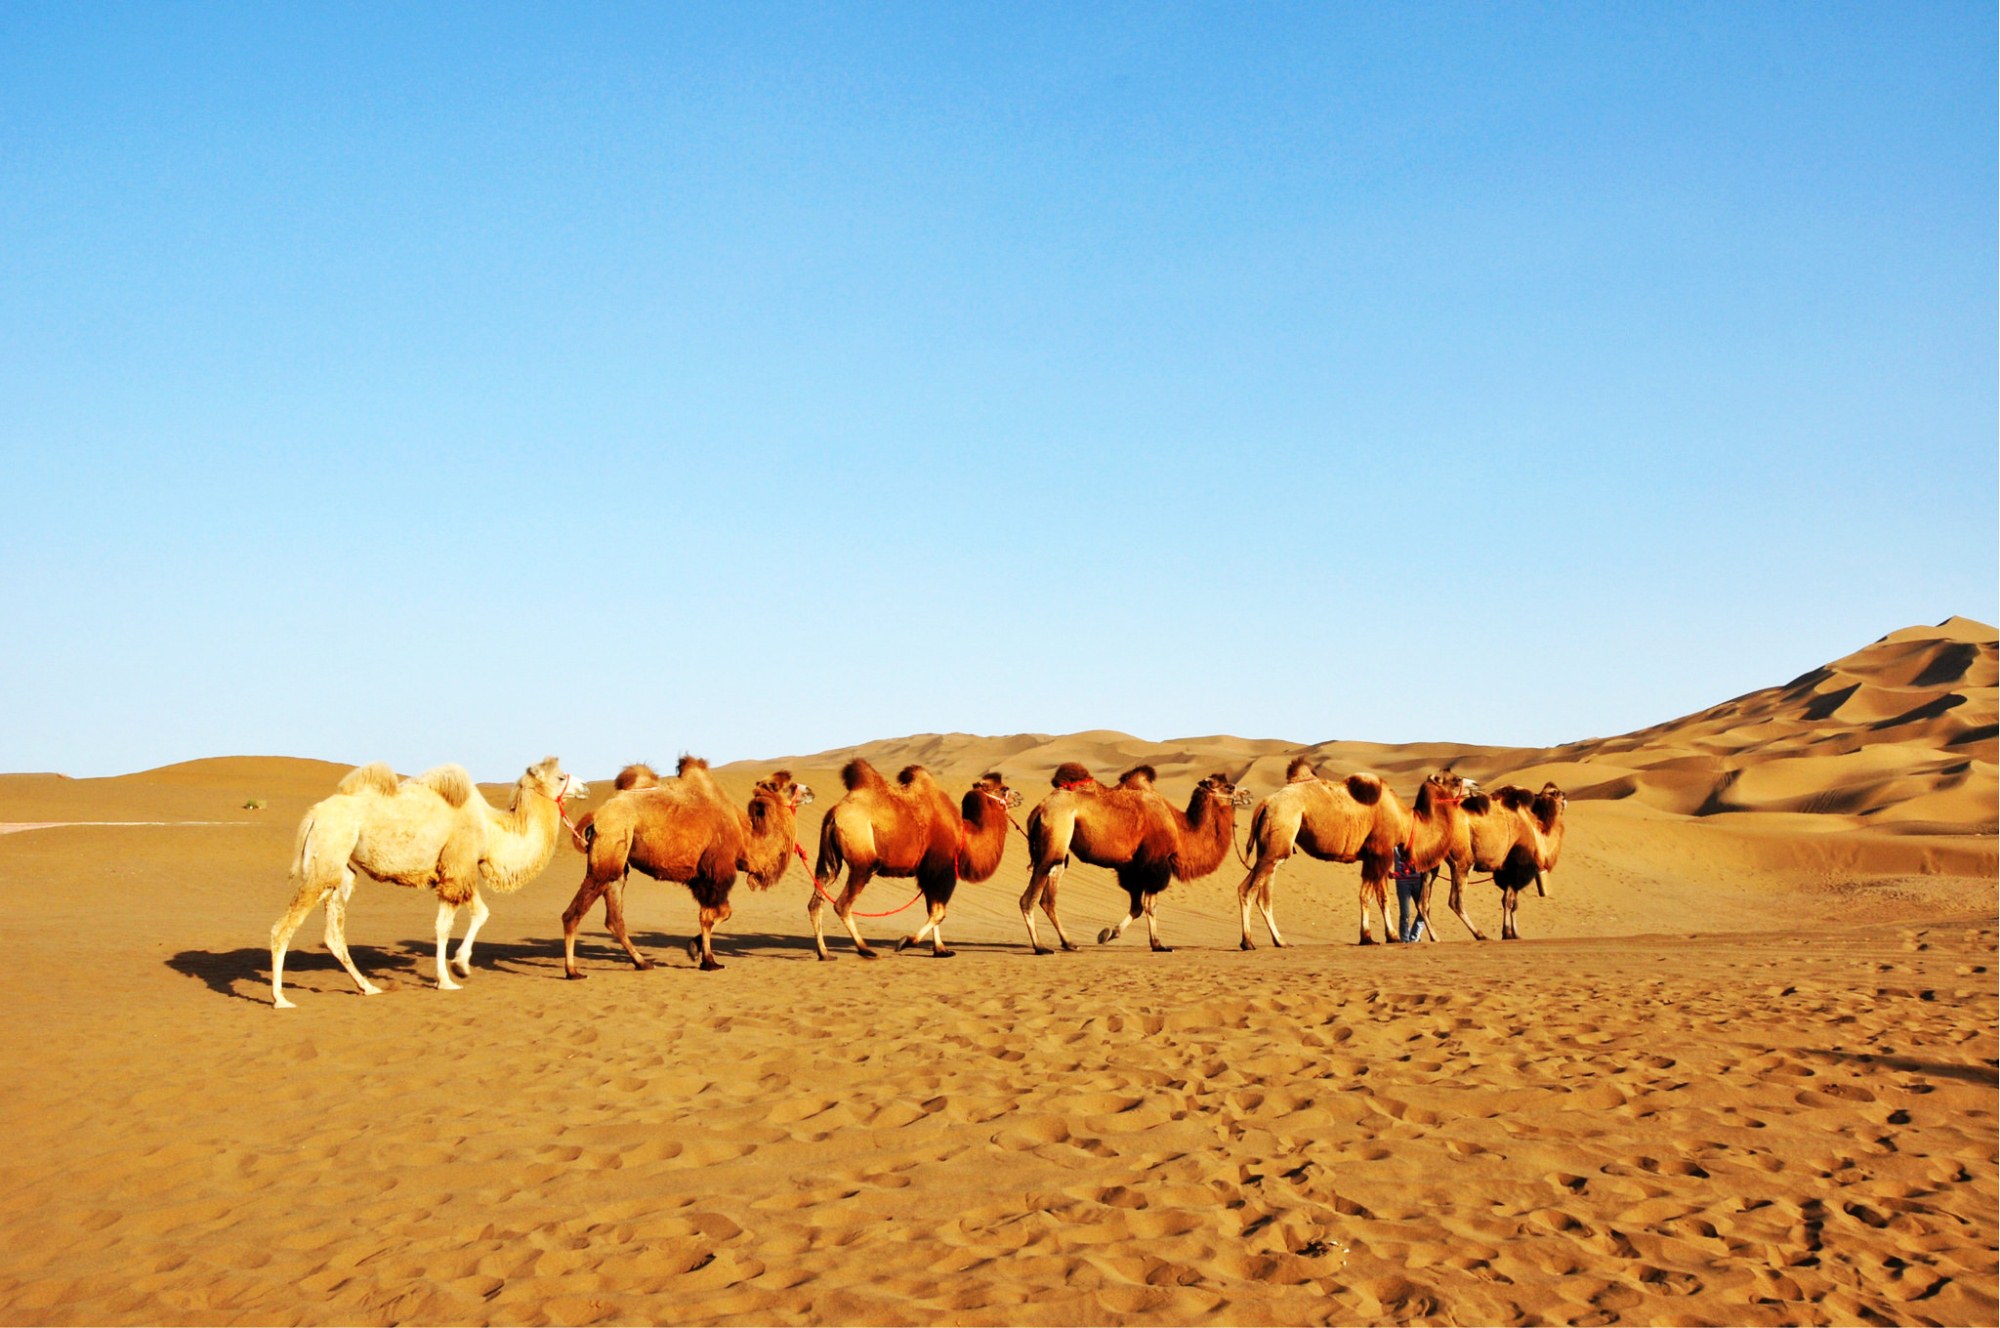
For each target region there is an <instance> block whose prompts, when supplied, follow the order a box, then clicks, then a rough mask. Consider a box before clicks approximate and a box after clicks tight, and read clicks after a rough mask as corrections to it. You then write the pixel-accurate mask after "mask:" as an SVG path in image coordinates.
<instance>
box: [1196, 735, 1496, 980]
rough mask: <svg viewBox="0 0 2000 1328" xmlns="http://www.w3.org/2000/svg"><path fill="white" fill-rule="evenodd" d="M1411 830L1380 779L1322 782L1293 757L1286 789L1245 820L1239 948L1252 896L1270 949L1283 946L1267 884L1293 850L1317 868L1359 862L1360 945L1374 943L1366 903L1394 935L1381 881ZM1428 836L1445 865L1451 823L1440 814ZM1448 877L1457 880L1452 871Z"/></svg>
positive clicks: (1247, 944)
mask: <svg viewBox="0 0 2000 1328" xmlns="http://www.w3.org/2000/svg"><path fill="white" fill-rule="evenodd" d="M1412 826H1413V822H1412V818H1411V816H1410V813H1409V810H1408V809H1407V808H1405V807H1404V806H1403V803H1402V800H1401V799H1399V798H1398V797H1397V796H1396V795H1395V793H1394V792H1393V791H1392V790H1391V789H1390V788H1389V786H1388V785H1386V784H1384V783H1383V782H1382V780H1381V779H1380V778H1379V777H1377V776H1375V775H1349V776H1347V777H1346V778H1345V779H1327V778H1324V777H1322V776H1321V775H1320V774H1319V772H1318V771H1316V770H1314V769H1313V766H1312V763H1311V762H1310V761H1308V760H1306V759H1305V758H1304V757H1298V758H1295V759H1294V760H1293V761H1292V763H1291V766H1290V768H1289V769H1287V770H1286V772H1285V786H1284V787H1283V788H1281V789H1279V790H1278V791H1277V792H1276V793H1273V794H1271V795H1270V796H1269V797H1267V798H1265V799H1264V800H1263V801H1262V802H1260V803H1258V804H1257V810H1256V811H1255V812H1253V813H1251V816H1250V871H1249V874H1248V875H1246V876H1245V877H1244V878H1243V883H1242V884H1241V885H1240V886H1238V887H1237V889H1236V898H1237V903H1238V905H1239V907H1240V909H1241V912H1242V923H1243V939H1242V941H1241V945H1242V947H1243V948H1244V949H1246V950H1248V949H1252V948H1254V945H1253V942H1252V941H1251V940H1250V901H1251V899H1252V898H1253V897H1254V898H1255V899H1256V901H1257V905H1258V908H1259V909H1260V910H1261V911H1262V912H1263V914H1264V925H1265V927H1267V928H1268V929H1269V930H1270V933H1271V943H1272V944H1273V945H1277V946H1282V945H1284V943H1285V942H1284V940H1283V939H1282V938H1281V937H1280V936H1279V935H1278V927H1277V923H1276V921H1275V920H1274V919H1273V918H1272V916H1271V878H1272V877H1273V876H1275V875H1276V874H1277V871H1278V868H1279V867H1281V866H1283V865H1284V863H1285V860H1286V859H1287V858H1289V857H1291V856H1292V853H1293V851H1294V850H1298V851H1300V852H1303V853H1304V854H1305V855H1306V856H1308V857H1312V858H1318V859H1319V860H1320V861H1322V862H1359V863H1360V864H1361V944H1363V945H1373V944H1374V943H1375V937H1374V936H1373V934H1372V932H1371V928H1370V923H1369V916H1368V904H1369V902H1370V901H1371V900H1373V901H1374V904H1375V907H1376V909H1377V911H1379V912H1380V913H1381V914H1382V930H1383V931H1384V932H1385V933H1386V934H1388V935H1389V936H1391V937H1393V936H1394V935H1395V928H1394V927H1392V926H1391V925H1390V923H1389V906H1388V896H1387V887H1386V883H1387V881H1388V879H1389V874H1390V871H1391V869H1392V867H1393V865H1394V855H1395V851H1396V846H1397V845H1398V844H1401V845H1403V846H1405V847H1406V848H1407V847H1409V845H1410V834H1411V830H1412ZM1427 834H1430V835H1433V836H1434V839H1435V842H1432V841H1431V839H1429V838H1427V840H1426V842H1425V844H1424V845H1423V847H1424V848H1425V849H1426V851H1431V852H1436V853H1438V857H1437V858H1436V859H1434V861H1449V860H1450V854H1451V851H1452V849H1453V846H1454V837H1455V835H1456V831H1454V830H1453V829H1452V828H1451V826H1450V823H1449V818H1448V817H1445V816H1443V815H1442V814H1441V815H1440V818H1439V819H1438V821H1437V822H1436V823H1435V824H1434V825H1432V826H1431V827H1429V829H1428V831H1427ZM1453 879H1454V880H1456V879H1457V873H1456V870H1454V876H1453ZM1467 925H1470V923H1468V924H1467Z"/></svg>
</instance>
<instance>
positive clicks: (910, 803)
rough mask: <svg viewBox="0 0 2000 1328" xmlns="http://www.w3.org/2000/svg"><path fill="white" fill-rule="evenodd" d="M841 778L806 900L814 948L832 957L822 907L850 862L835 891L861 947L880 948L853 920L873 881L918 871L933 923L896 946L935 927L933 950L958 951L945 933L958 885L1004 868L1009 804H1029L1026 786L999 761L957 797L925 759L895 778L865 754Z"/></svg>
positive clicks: (868, 954) (867, 954)
mask: <svg viewBox="0 0 2000 1328" xmlns="http://www.w3.org/2000/svg"><path fill="white" fill-rule="evenodd" d="M840 781H841V783H843V784H845V785H846V786H847V795H846V796H845V797H843V798H842V799H841V800H840V801H839V802H837V803H835V804H834V805H833V809H832V810H831V811H829V812H828V813H827V814H826V818H825V819H824V820H823V821H821V822H820V827H819V865H818V866H817V867H816V868H814V870H813V893H812V898H811V899H809V900H808V901H806V916H807V918H808V919H810V920H811V922H812V929H813V947H814V949H816V950H817V951H818V952H819V957H820V958H821V959H831V958H833V955H832V953H831V952H829V951H828V950H827V948H826V936H825V934H824V932H823V931H822V930H821V925H820V915H821V913H822V912H823V911H824V910H825V908H826V903H827V894H826V888H827V887H828V886H830V885H832V884H833V882H834V879H835V878H836V877H838V876H839V875H840V871H841V868H842V867H845V868H846V869H847V885H846V887H845V888H844V889H842V890H841V892H840V898H838V899H836V900H834V901H833V912H834V916H835V917H837V918H839V919H840V922H841V925H842V926H844V927H846V928H847V934H848V935H849V936H851V937H853V938H854V949H855V952H856V953H857V954H859V955H861V956H862V957H863V958H865V959H873V958H875V951H874V950H873V949H871V948H869V945H868V943H867V942H866V941H864V940H862V939H861V929H860V928H859V927H857V926H856V925H855V921H854V903H855V901H856V900H857V899H859V898H860V897H861V892H862V891H863V890H864V889H866V888H867V886H868V882H869V881H871V880H873V879H874V878H875V877H877V876H888V877H905V876H914V877H916V878H917V890H918V892H919V893H920V894H921V895H922V896H923V899H924V903H925V918H924V924H923V925H922V926H921V927H919V928H917V930H916V932H915V933H914V934H912V935H909V936H905V937H904V938H903V939H902V940H900V941H898V942H897V943H896V948H897V949H898V950H902V949H904V948H906V947H908V946H912V945H915V944H917V943H919V942H920V941H922V940H923V939H924V937H925V936H927V935H928V936H929V937H930V938H931V953H932V954H933V955H935V956H936V957H938V958H940V959H946V958H950V957H951V956H952V955H953V954H955V953H956V951H954V950H953V949H951V947H950V946H948V945H946V944H945V943H944V918H945V913H946V911H947V910H948V909H949V908H950V906H951V896H952V892H953V891H954V890H956V889H957V888H958V883H959V882H960V881H974V882H977V881H984V880H987V879H988V878H990V877H991V876H992V875H993V873H994V872H996V871H998V870H999V869H1000V858H1001V855H1002V854H1004V853H1005V852H1006V849H1007V825H1008V817H1007V812H1008V810H1009V809H1010V808H1013V807H1018V806H1020V805H1021V795H1020V794H1019V793H1018V792H1016V791H1015V790H1013V789H1010V788H1008V787H1007V785H1006V783H1005V782H1004V781H1003V780H1002V779H1001V778H1000V773H999V772H998V771H997V770H989V771H987V772H986V773H985V774H983V775H981V776H980V777H979V779H978V780H977V781H976V782H975V783H974V784H973V786H972V787H971V788H970V789H968V790H967V791H966V794H965V796H964V797H963V798H962V799H960V801H959V805H958V806H957V807H953V806H952V804H951V795H950V794H948V793H946V792H945V791H944V789H943V788H941V787H940V786H939V785H938V782H937V780H936V779H934V778H932V776H931V773H930V771H928V770H926V769H924V768H923V767H922V766H920V765H913V766H908V767H905V768H904V769H903V770H902V771H901V772H900V773H898V774H897V776H896V782H895V783H893V784H892V783H890V782H889V781H888V780H886V779H884V778H883V777H882V775H881V773H880V772H879V771H877V770H876V769H875V767H874V766H872V765H870V764H868V762H866V761H863V760H859V759H856V760H853V761H849V762H848V763H847V764H846V766H844V767H843V768H842V769H841V772H840Z"/></svg>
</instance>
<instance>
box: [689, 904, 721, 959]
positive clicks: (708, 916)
mask: <svg viewBox="0 0 2000 1328" xmlns="http://www.w3.org/2000/svg"><path fill="white" fill-rule="evenodd" d="M726 911H727V910H726V908H704V909H703V910H701V915H700V920H701V939H700V940H699V941H697V942H696V943H695V944H696V945H697V946H698V947H699V954H700V958H701V971H702V972H704V973H713V972H716V971H717V970H719V969H720V968H721V967H722V965H721V964H719V963H717V962H716V960H715V924H716V923H718V922H720V921H722V919H723V917H724V916H725V914H726Z"/></svg>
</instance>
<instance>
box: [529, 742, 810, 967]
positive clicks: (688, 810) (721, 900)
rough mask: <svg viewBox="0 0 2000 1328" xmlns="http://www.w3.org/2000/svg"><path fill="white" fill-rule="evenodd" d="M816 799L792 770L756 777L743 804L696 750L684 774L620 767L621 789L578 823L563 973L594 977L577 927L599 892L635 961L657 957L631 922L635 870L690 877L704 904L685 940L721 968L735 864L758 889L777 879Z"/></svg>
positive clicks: (610, 923)
mask: <svg viewBox="0 0 2000 1328" xmlns="http://www.w3.org/2000/svg"><path fill="white" fill-rule="evenodd" d="M811 801H812V790H811V789H809V788H807V787H806V786H805V785H804V784H797V783H794V782H793V781H792V775H791V772H790V771H789V770H780V771H778V772H776V773H775V774H773V775H771V776H770V777H769V778H767V779H760V780H758V781H757V783H756V785H755V787H754V788H752V789H751V791H750V802H749V805H748V806H747V807H746V808H744V809H742V810H738V809H737V808H736V807H734V806H732V805H731V804H730V802H729V799H728V798H727V796H725V795H724V793H723V792H722V789H721V786H719V785H718V784H717V783H716V782H715V776H713V775H712V774H710V773H709V770H708V762H706V761H704V760H702V759H701V758H699V757H694V756H683V757H682V758H681V761H680V766H679V770H678V773H677V774H676V775H675V777H674V778H672V779H666V780H662V779H659V778H657V777H656V776H655V775H654V774H653V772H652V770H650V769H649V768H647V767H646V766H643V765H635V766H627V767H626V768H625V770H624V771H623V772H622V773H620V775H619V776H618V792H617V793H615V794H613V795H612V797H611V799H610V801H608V802H606V803H605V804H604V805H603V806H602V807H599V808H598V809H597V810H596V811H595V812H594V813H592V814H591V815H588V816H585V817H584V818H582V820H581V821H579V822H578V824H577V838H578V841H579V843H580V844H581V846H582V847H583V850H584V854H585V856H586V858H587V859H588V865H587V866H586V867H585V868H584V873H583V883H582V884H581V885H579V886H577V888H576V897H575V898H574V899H572V900H570V902H569V907H568V908H566V909H564V910H563V973H564V975H565V976H567V977H571V978H583V977H587V976H589V975H588V974H586V973H584V972H582V971H581V970H580V969H578V968H577V966H576V933H577V930H578V929H579V928H580V927H581V926H582V925H583V915H584V914H585V913H588V912H589V911H590V906H591V904H592V903H594V902H595V901H596V900H597V899H598V897H599V896H602V897H603V899H604V923H605V925H606V926H607V927H609V928H610V929H611V934H612V935H613V936H614V937H616V938H617V940H618V944H619V945H620V946H622V947H623V948H624V950H625V954H626V955H627V957H629V958H630V959H631V961H632V965H633V967H635V968H640V969H647V968H651V967H652V966H653V961H652V960H650V959H644V958H641V957H640V954H639V952H638V950H636V949H634V948H633V945H632V938H631V937H630V936H629V935H627V934H626V931H625V880H626V878H627V876H629V875H630V874H631V872H632V871H633V870H634V869H636V870H638V871H639V872H641V873H643V874H644V875H647V876H650V877H652V878H653V879H654V880H656V881H679V882H680V883H682V884H683V885H685V886H687V888H688V891H689V892H690V893H691V894H693V895H694V899H695V903H696V904H697V905H698V906H699V908H700V913H699V915H698V916H699V926H700V928H701V934H700V935H699V936H698V937H696V938H695V939H694V940H691V941H689V942H688V957H689V958H690V959H695V960H699V961H700V963H701V967H702V969H703V970H704V971H708V972H713V971H714V970H716V969H719V968H721V967H722V965H721V964H719V963H717V962H716V959H715V926H716V924H717V923H719V922H727V921H728V920H729V916H730V913H731V909H730V906H729V892H730V891H731V890H732V889H733V888H734V887H735V885H736V874H737V872H739V871H741V872H744V873H747V874H748V875H749V877H750V885H751V888H753V889H757V890H764V889H768V888H770V887H771V886H772V885H775V884H776V883H777V882H778V880H779V879H780V878H781V877H783V876H784V874H785V868H786V867H787V866H789V865H790V862H791V856H790V855H791V852H792V845H793V844H794V843H796V842H797V841H796V839H795V838H794V835H795V833H796V831H797V828H798V809H799V808H800V807H802V806H804V805H805V804H807V803H809V802H811Z"/></svg>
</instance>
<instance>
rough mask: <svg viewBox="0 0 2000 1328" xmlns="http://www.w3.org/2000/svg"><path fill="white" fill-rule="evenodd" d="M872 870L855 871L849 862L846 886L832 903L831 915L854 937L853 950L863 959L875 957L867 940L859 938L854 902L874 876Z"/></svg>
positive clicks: (859, 931)
mask: <svg viewBox="0 0 2000 1328" xmlns="http://www.w3.org/2000/svg"><path fill="white" fill-rule="evenodd" d="M874 875H875V873H874V872H873V871H863V872H857V871H856V870H855V869H854V867H853V866H852V865H851V864H850V865H849V866H848V868H847V888H846V889H845V890H842V891H841V892H840V898H839V899H836V900H835V901H834V904H833V915H834V916H835V917H837V918H839V919H840V925H841V926H843V927H845V928H847V934H848V935H849V936H851V937H853V938H854V951H855V953H856V954H858V955H860V956H861V957H862V958H863V959H873V958H875V957H876V955H875V951H874V950H872V949H870V948H869V946H868V942H866V941H864V940H862V939H861V928H860V926H859V925H857V924H856V923H855V921H854V902H855V901H856V900H857V899H859V898H860V897H861V892H862V890H864V889H866V888H867V885H868V882H869V881H870V880H871V879H872V878H873V877H874Z"/></svg>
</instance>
